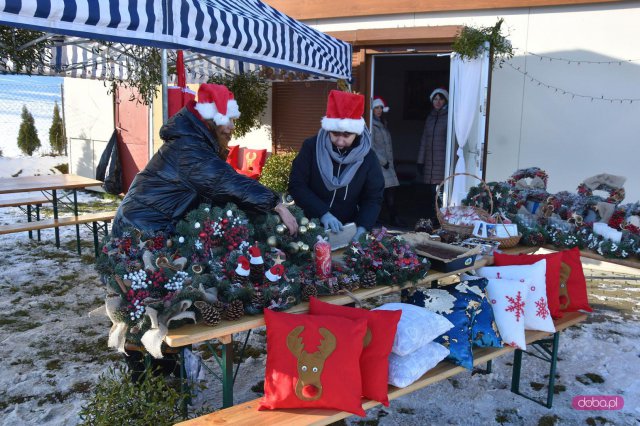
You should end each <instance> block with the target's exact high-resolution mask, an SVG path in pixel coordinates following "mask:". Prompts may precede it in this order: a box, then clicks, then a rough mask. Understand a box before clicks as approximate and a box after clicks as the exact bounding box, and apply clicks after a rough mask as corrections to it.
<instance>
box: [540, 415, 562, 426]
mask: <svg viewBox="0 0 640 426" xmlns="http://www.w3.org/2000/svg"><path fill="white" fill-rule="evenodd" d="M559 420H560V417H558V416H556V415H555V414H553V415H551V414H547V415H546V416H542V417H540V420H538V426H553V425H555V424H558V421H559Z"/></svg>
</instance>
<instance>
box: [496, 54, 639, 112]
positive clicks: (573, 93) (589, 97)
mask: <svg viewBox="0 0 640 426" xmlns="http://www.w3.org/2000/svg"><path fill="white" fill-rule="evenodd" d="M505 64H507V65H508V66H509V67H510V68H511V69H513V70H515V71H517V72H519V73H520V74H522V75H524V76H525V77H527V78H528V79H529V81H530V82H531V83H538V86H544V87H546V88H547V89H553V90H554V93H558V92H561V94H562V95H570V96H571V99H575V98H576V97H578V98H582V99H589V100H590V101H591V102H593V101H594V100H596V101H609V102H610V103H614V102H620V103H621V104H623V103H625V102H629V104H632V103H634V102H640V98H608V97H605V96H604V95H601V96H600V97H597V96H591V95H584V94H580V93H575V92H571V91H569V90H565V89H563V88H561V87H556V86H553V85H551V84H547V83H545V82H544V81H541V80H538V79H537V78H535V77H532V76H531V75H530V74H529V72H528V71H523V70H522V69H520V67H519V66H516V65H513V64H512V63H510V62H505Z"/></svg>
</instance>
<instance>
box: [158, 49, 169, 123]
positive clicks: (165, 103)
mask: <svg viewBox="0 0 640 426" xmlns="http://www.w3.org/2000/svg"><path fill="white" fill-rule="evenodd" d="M160 72H161V73H162V124H164V123H166V122H167V120H168V119H169V94H168V88H167V85H168V75H167V72H168V71H167V49H162V60H161V71H160Z"/></svg>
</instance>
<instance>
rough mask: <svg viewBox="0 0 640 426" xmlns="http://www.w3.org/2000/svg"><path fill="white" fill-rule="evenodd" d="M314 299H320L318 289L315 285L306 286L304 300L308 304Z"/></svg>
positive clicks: (303, 290)
mask: <svg viewBox="0 0 640 426" xmlns="http://www.w3.org/2000/svg"><path fill="white" fill-rule="evenodd" d="M312 297H318V289H317V288H316V286H315V285H313V284H306V285H305V286H304V287H302V300H304V301H305V302H308V301H309V299H311V298H312Z"/></svg>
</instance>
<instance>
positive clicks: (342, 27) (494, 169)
mask: <svg viewBox="0 0 640 426" xmlns="http://www.w3.org/2000/svg"><path fill="white" fill-rule="evenodd" d="M499 17H502V18H504V19H505V22H504V25H503V28H504V29H505V30H506V33H507V34H508V38H509V40H510V41H511V42H512V45H513V47H514V49H515V51H516V56H515V57H514V58H513V59H512V60H511V61H510V62H511V64H513V65H514V66H516V67H520V68H521V71H522V72H518V71H517V70H515V69H514V68H511V67H510V66H508V65H504V66H503V67H502V68H496V69H494V72H493V78H492V91H491V111H490V114H491V115H490V125H489V129H488V131H489V142H488V144H489V152H490V154H489V156H488V160H487V165H486V170H487V178H488V179H489V180H505V179H506V178H507V177H508V176H509V175H510V174H511V173H513V172H514V171H515V170H516V169H519V168H524V167H530V166H539V167H542V168H544V169H545V170H546V171H547V172H548V173H549V176H550V177H549V190H550V191H552V192H557V191H560V190H568V191H572V192H573V191H574V190H575V188H576V186H577V185H578V184H579V183H580V182H581V181H582V180H583V179H584V178H586V177H589V176H591V175H594V174H598V173H602V172H607V173H613V174H618V175H623V176H626V177H627V183H626V185H625V188H626V190H627V198H626V200H631V201H635V200H640V179H639V178H640V172H639V171H638V156H637V154H634V155H629V154H630V153H636V152H637V151H638V148H637V146H638V135H639V134H640V120H638V117H640V101H638V102H635V101H634V102H633V103H632V104H630V103H629V102H625V103H622V104H620V103H619V102H618V103H615V102H614V103H610V102H608V101H606V102H605V101H601V100H600V101H598V100H594V101H591V100H590V99H581V98H579V97H577V96H576V97H575V98H573V99H572V97H571V94H564V95H563V94H562V91H561V90H560V91H558V92H555V90H554V89H548V88H546V87H544V86H543V85H540V86H538V84H537V82H535V81H534V82H531V81H530V77H534V78H536V79H538V80H539V81H542V82H544V83H546V84H548V85H553V86H556V87H559V88H561V89H563V90H565V91H569V92H572V93H577V94H586V95H591V96H594V97H601V96H604V97H605V98H607V97H608V98H634V99H640V61H636V62H629V63H623V64H622V65H618V64H617V63H616V64H612V65H606V64H604V65H598V64H586V63H582V64H580V65H578V64H577V63H571V64H569V63H567V62H561V61H553V62H549V61H548V60H542V61H541V60H540V59H539V58H537V57H534V56H531V55H526V56H525V53H526V52H533V53H536V54H540V55H546V56H552V57H561V58H566V59H575V60H583V61H617V60H625V59H640V45H638V43H636V40H640V26H638V25H637V23H638V22H640V2H623V3H617V4H611V3H607V4H599V5H576V6H566V7H545V8H528V9H508V10H507V9H504V10H500V9H496V10H485V11H471V12H447V13H428V14H427V13H421V14H402V15H388V16H381V15H380V16H370V17H358V18H336V19H322V20H308V21H304V22H305V23H307V24H308V25H310V26H312V27H314V28H316V29H318V30H321V31H323V32H332V31H346V30H355V29H375V28H398V27H423V26H439V25H476V26H478V25H481V26H491V25H494V24H495V23H496V21H497V19H498V18H499ZM524 72H527V73H528V75H529V77H526V76H525V75H523V73H524ZM425 96H426V94H425Z"/></svg>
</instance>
